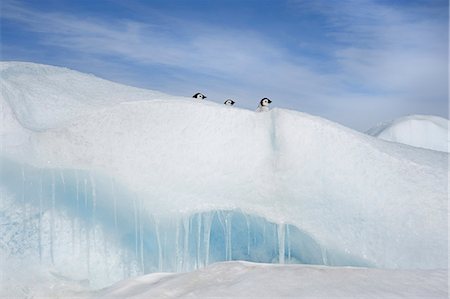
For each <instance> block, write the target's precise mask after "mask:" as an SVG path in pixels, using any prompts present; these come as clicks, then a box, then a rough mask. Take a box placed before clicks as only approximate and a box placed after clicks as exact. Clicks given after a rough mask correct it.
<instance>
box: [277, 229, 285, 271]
mask: <svg viewBox="0 0 450 299" xmlns="http://www.w3.org/2000/svg"><path fill="white" fill-rule="evenodd" d="M284 226H285V225H284V223H281V224H278V261H279V263H280V264H284V256H285V238H286V235H285V233H286V232H285V228H284Z"/></svg>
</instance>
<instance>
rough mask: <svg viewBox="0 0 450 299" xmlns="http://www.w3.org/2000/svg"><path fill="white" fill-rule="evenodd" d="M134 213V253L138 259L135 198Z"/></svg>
mask: <svg viewBox="0 0 450 299" xmlns="http://www.w3.org/2000/svg"><path fill="white" fill-rule="evenodd" d="M133 213H134V251H135V257H136V258H137V257H138V214H137V207H136V198H133Z"/></svg>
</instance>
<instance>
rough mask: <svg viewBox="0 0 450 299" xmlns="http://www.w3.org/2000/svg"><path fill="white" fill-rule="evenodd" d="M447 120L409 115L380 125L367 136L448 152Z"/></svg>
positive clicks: (429, 116)
mask: <svg viewBox="0 0 450 299" xmlns="http://www.w3.org/2000/svg"><path fill="white" fill-rule="evenodd" d="M448 124H449V121H448V119H445V118H442V117H439V116H434V115H409V116H405V117H400V118H397V119H395V120H392V121H390V122H386V123H381V124H379V125H377V126H375V127H373V128H371V129H369V130H368V131H367V134H369V135H371V136H375V137H378V138H381V139H383V140H387V141H392V142H398V143H403V144H408V145H411V146H415V147H421V148H426V149H432V150H435V151H441V152H446V153H448V152H449V148H448V144H449V140H448V128H449V125H448Z"/></svg>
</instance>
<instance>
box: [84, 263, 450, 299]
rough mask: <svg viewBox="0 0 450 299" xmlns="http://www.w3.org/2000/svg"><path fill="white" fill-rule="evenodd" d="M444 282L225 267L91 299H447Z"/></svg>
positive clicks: (326, 270) (429, 276) (436, 275)
mask: <svg viewBox="0 0 450 299" xmlns="http://www.w3.org/2000/svg"><path fill="white" fill-rule="evenodd" d="M446 280H447V274H446V271H445V270H409V271H408V270H400V271H399V270H397V271H392V270H380V269H367V268H350V267H345V268H342V267H341V268H333V267H323V266H304V265H289V266H280V265H273V264H272V265H269V264H253V263H248V262H225V263H217V264H214V265H212V266H209V267H207V268H204V269H201V270H197V271H194V272H189V273H182V274H169V273H157V274H149V275H146V276H142V277H138V278H135V279H130V280H126V281H122V282H120V283H117V284H115V285H113V286H111V287H108V288H106V289H104V290H100V291H97V292H93V293H92V295H91V296H92V297H93V298H284V297H289V298H409V299H410V298H448V293H447V288H446ZM250 286H253V287H250ZM256 286H257V287H256Z"/></svg>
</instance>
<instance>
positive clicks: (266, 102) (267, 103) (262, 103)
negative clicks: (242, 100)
mask: <svg viewBox="0 0 450 299" xmlns="http://www.w3.org/2000/svg"><path fill="white" fill-rule="evenodd" d="M270 103H272V101H271V100H269V99H268V98H262V99H261V101H259V104H260V105H261V106H268V105H269V104H270Z"/></svg>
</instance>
